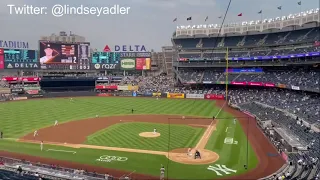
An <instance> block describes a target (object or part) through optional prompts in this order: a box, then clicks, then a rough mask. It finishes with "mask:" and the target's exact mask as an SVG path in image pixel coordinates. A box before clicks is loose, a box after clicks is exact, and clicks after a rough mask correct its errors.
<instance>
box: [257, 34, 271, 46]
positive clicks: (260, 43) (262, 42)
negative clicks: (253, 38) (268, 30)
mask: <svg viewBox="0 0 320 180" xmlns="http://www.w3.org/2000/svg"><path fill="white" fill-rule="evenodd" d="M268 36H269V35H268V34H266V35H265V36H264V37H263V38H262V39H260V40H259V41H258V42H257V46H262V45H264V43H265V42H266V40H267V38H268Z"/></svg>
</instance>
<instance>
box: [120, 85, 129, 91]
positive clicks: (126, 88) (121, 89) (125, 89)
mask: <svg viewBox="0 0 320 180" xmlns="http://www.w3.org/2000/svg"><path fill="white" fill-rule="evenodd" d="M118 90H120V91H128V90H129V88H128V86H118Z"/></svg>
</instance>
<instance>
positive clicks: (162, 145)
mask: <svg viewBox="0 0 320 180" xmlns="http://www.w3.org/2000/svg"><path fill="white" fill-rule="evenodd" d="M154 128H156V129H157V132H159V133H160V134H161V135H160V137H157V138H145V137H140V136H139V133H141V132H152V131H153V129H154ZM203 132H204V129H203V128H194V127H191V126H187V125H174V124H170V125H169V124H156V123H138V122H130V123H119V124H115V125H112V126H110V127H108V128H106V129H104V130H102V131H99V132H97V133H95V134H93V135H91V136H89V137H87V141H86V144H92V145H100V146H109V147H122V148H134V149H147V150H154V151H168V149H169V150H172V149H177V148H185V147H195V146H196V144H197V142H198V141H199V140H200V137H201V135H202V134H203ZM128 137H130V138H128Z"/></svg>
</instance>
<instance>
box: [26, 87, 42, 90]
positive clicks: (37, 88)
mask: <svg viewBox="0 0 320 180" xmlns="http://www.w3.org/2000/svg"><path fill="white" fill-rule="evenodd" d="M23 89H24V90H25V91H28V90H38V91H40V89H41V88H40V87H23Z"/></svg>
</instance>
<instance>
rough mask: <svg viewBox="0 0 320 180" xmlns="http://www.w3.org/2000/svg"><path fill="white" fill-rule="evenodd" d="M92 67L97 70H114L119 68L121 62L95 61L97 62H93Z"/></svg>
mask: <svg viewBox="0 0 320 180" xmlns="http://www.w3.org/2000/svg"><path fill="white" fill-rule="evenodd" d="M91 69H95V70H114V69H119V64H107V63H105V64H103V63H95V64H91Z"/></svg>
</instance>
